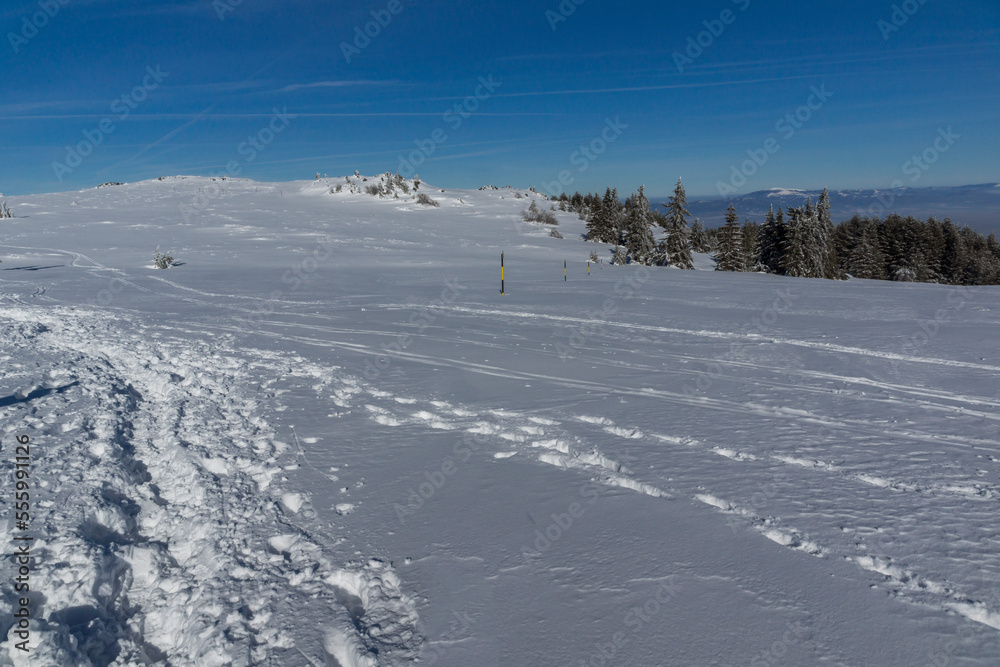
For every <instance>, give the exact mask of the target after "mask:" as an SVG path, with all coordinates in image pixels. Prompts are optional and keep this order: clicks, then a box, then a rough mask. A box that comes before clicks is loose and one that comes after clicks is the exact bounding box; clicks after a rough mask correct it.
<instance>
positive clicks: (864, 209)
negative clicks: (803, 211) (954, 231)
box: [653, 183, 1000, 235]
mask: <svg viewBox="0 0 1000 667" xmlns="http://www.w3.org/2000/svg"><path fill="white" fill-rule="evenodd" d="M820 192H822V191H821V190H798V189H791V188H772V189H770V190H758V191H757V192H750V193H748V194H745V195H739V196H734V197H709V198H689V199H690V200H689V202H688V209H689V210H690V211H691V215H692V219H693V218H699V219H700V220H701V221H702V223H703V224H705V225H706V226H707V227H719V226H721V225H722V224H723V223H724V222H725V221H724V217H725V214H726V209H727V208H729V204H730V202H732V204H733V205H734V206H735V207H736V212H737V213H738V214H739V216H740V220H741V221H742V220H744V219H746V218H749V219H751V220H756V221H757V222H763V221H764V215H765V214H766V213H767V209H768V207H769V206H771V205H774V207H775V209H777V208H778V207H779V206H780V207H784V208H787V207H789V206H800V205H801V204H802V203H803V202H804V201H805V200H806V199H807V198H809V197H811V198H812V200H813V202H815V201H816V200H817V199H818V198H819V195H820ZM830 201H831V204H832V205H833V218H834V220H835V221H837V222H839V221H842V220H848V219H850V218H851V217H853V216H854V215H855V214H859V215H862V216H864V215H869V216H871V215H878V216H880V217H885V215H887V214H888V213H899V214H900V215H912V216H913V217H915V218H920V219H922V220H926V219H927V218H929V217H931V216H936V217H938V218H941V219H944V218H946V217H947V218H951V221H952V222H954V223H955V224H957V225H968V226H969V227H972V228H973V229H975V230H976V231H978V232H980V233H982V234H991V233H993V234H997V235H1000V184H996V183H984V184H980V185H962V186H957V187H929V188H898V189H894V190H831V191H830ZM665 202H666V199H665V198H664V199H657V200H656V201H655V202H654V203H653V204H654V206H659V205H660V204H661V203H665Z"/></svg>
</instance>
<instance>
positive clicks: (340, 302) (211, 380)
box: [0, 177, 1000, 667]
mask: <svg viewBox="0 0 1000 667" xmlns="http://www.w3.org/2000/svg"><path fill="white" fill-rule="evenodd" d="M352 180H353V177H352ZM374 182H375V178H374V177H373V178H371V179H370V180H369V181H368V182H359V183H358V184H357V185H359V186H360V185H369V184H371V183H374ZM337 185H342V186H343V189H344V190H345V191H343V192H341V193H336V192H335V191H334V192H333V193H331V188H334V190H335V188H336V186H337ZM348 189H349V186H348V182H347V181H345V179H343V178H339V179H330V180H329V181H326V180H323V181H317V182H299V183H280V184H279V183H275V184H264V183H254V182H251V181H243V180H227V181H224V182H223V181H214V182H213V181H212V180H211V179H203V178H168V179H164V180H157V181H149V182H143V183H139V184H130V185H125V186H119V187H110V188H102V189H100V190H97V189H95V190H87V191H83V192H73V193H60V194H52V195H39V196H31V197H15V198H10V199H9V200H8V203H9V204H10V206H11V208H12V210H13V212H14V214H15V216H17V217H16V218H15V219H13V220H7V221H4V224H3V226H2V234H3V236H2V245H0V259H2V262H3V263H2V264H0V341H2V347H0V358H2V360H3V366H2V368H3V373H2V375H0V428H2V432H0V433H2V438H3V453H4V458H3V475H4V485H5V488H8V489H13V484H14V481H13V462H14V453H13V447H14V445H15V443H14V440H13V439H14V437H15V436H16V435H21V434H27V435H29V436H30V437H31V439H32V444H33V445H34V448H33V450H32V454H33V457H34V460H33V464H32V465H33V471H34V472H33V478H32V480H33V484H34V485H35V486H34V487H33V493H32V506H33V508H32V520H31V530H30V531H28V532H29V533H30V534H31V535H33V536H36V537H37V540H36V542H35V543H34V547H33V553H34V554H35V558H36V560H35V562H34V564H33V566H32V567H33V571H32V605H31V607H32V614H33V621H32V635H31V636H32V646H33V652H32V653H31V654H30V656H28V657H26V656H24V655H23V654H22V653H21V652H19V651H18V650H16V649H15V648H13V642H12V641H11V638H13V637H14V635H13V630H14V628H13V627H12V626H13V615H12V614H13V613H14V611H15V605H16V602H17V601H16V596H15V595H14V593H13V590H12V586H13V584H12V582H13V576H14V569H13V568H14V564H13V561H7V562H5V566H4V568H5V569H4V572H3V573H2V579H0V586H3V590H4V596H3V597H2V598H0V600H2V602H0V614H2V616H0V618H3V620H4V625H3V628H0V629H2V630H3V632H4V634H5V635H6V636H8V637H9V639H8V640H7V641H6V642H5V643H4V644H3V645H2V647H0V655H2V656H3V657H2V658H0V661H3V662H4V663H5V664H10V663H13V664H25V665H27V664H30V665H76V664H79V665H86V664H95V665H107V664H168V663H169V664H172V665H227V664H233V665H255V664H263V665H267V664H281V665H293V666H294V665H340V666H341V667H348V666H349V665H402V664H410V663H413V662H416V661H418V660H419V661H420V662H421V664H439V665H468V664H486V665H540V664H552V665H581V664H583V665H603V664H628V665H710V664H754V665H765V664H766V665H805V664H829V665H841V664H844V665H924V664H962V665H992V664H995V659H996V656H997V655H1000V564H998V561H997V558H996V554H997V553H998V550H1000V524H998V522H997V521H996V516H997V509H998V503H1000V480H998V470H1000V461H998V458H1000V441H998V438H997V425H998V421H1000V391H998V389H1000V383H998V381H997V377H998V372H1000V356H998V355H997V352H996V350H997V349H998V348H997V334H996V331H997V325H998V321H1000V291H998V290H997V289H996V288H949V287H941V286H935V285H920V284H905V285H904V284H892V283H879V282H869V281H850V282H846V283H833V282H829V281H813V280H802V279H786V278H781V277H776V276H766V275H757V274H751V275H748V274H721V273H716V272H712V271H706V270H703V271H694V272H684V271H677V270H672V269H670V270H667V269H644V268H641V267H612V266H610V265H608V264H607V263H605V265H604V267H603V268H601V267H600V266H591V267H590V275H589V276H588V274H587V257H588V255H589V252H590V251H591V250H593V249H595V248H597V246H594V245H593V244H586V243H583V242H582V241H579V240H578V239H579V234H580V233H581V232H582V231H583V223H582V222H580V221H579V220H576V219H575V217H574V216H572V215H570V214H566V213H559V214H558V216H559V219H560V221H561V225H560V230H561V231H562V233H563V234H564V235H565V236H566V238H565V239H564V240H559V239H552V238H549V237H548V229H547V228H542V227H540V226H535V225H530V224H524V223H521V222H520V212H521V211H522V210H523V209H525V208H527V206H528V203H529V202H530V201H531V199H532V198H536V197H537V196H536V195H534V194H533V193H530V192H516V191H513V190H485V191H471V192H470V191H454V190H448V191H445V192H442V191H440V189H438V188H431V187H430V186H428V185H426V184H425V185H422V186H421V191H422V192H426V193H427V194H429V195H430V196H431V197H432V198H433V199H435V200H437V201H438V202H439V204H440V206H439V207H436V208H435V207H425V206H420V205H418V204H416V203H415V202H414V201H413V200H412V197H411V196H409V195H404V194H401V198H400V199H398V200H397V199H394V198H392V197H391V196H390V197H387V198H383V199H377V198H374V197H372V196H369V195H367V194H352V193H350V192H348V191H347V190H348ZM539 205H541V206H543V207H545V208H547V206H546V205H545V202H544V201H541V200H539ZM157 246H159V247H160V248H161V249H163V250H170V251H172V253H173V255H174V257H175V258H176V259H177V261H178V262H179V263H180V264H181V265H179V266H176V267H174V268H172V269H170V270H169V271H156V270H154V269H152V267H151V264H152V262H151V259H152V253H153V250H154V249H155V248H156V247H157ZM599 250H600V251H601V254H602V256H603V257H604V258H605V259H607V258H608V257H609V256H610V253H609V249H608V248H599ZM501 251H503V252H504V253H505V273H506V286H507V293H506V294H505V295H501V294H500V292H499V277H500V276H499V268H500V267H499V255H500V252H501ZM563 260H567V261H568V266H569V272H568V278H569V279H568V280H567V281H564V280H563ZM698 261H699V267H700V268H710V265H711V262H710V261H709V260H707V258H703V257H702V258H699V260H698ZM11 493H12V492H11ZM19 534H23V531H18V530H17V528H16V526H15V525H14V524H13V522H11V523H10V524H9V525H8V528H7V530H6V537H5V540H6V541H7V545H6V546H7V553H11V552H12V551H13V550H14V542H13V541H12V538H13V537H15V536H16V535H19ZM8 630H10V631H11V632H8Z"/></svg>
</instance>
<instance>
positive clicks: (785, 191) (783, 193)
mask: <svg viewBox="0 0 1000 667" xmlns="http://www.w3.org/2000/svg"><path fill="white" fill-rule="evenodd" d="M765 192H767V196H768V197H805V196H806V191H805V190H796V189H795V188H771V189H770V190H766V191H765Z"/></svg>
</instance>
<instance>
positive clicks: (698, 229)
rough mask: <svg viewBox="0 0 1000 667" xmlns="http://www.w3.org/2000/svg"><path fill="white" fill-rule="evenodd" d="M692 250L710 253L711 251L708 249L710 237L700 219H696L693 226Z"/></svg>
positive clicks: (691, 236)
mask: <svg viewBox="0 0 1000 667" xmlns="http://www.w3.org/2000/svg"><path fill="white" fill-rule="evenodd" d="M690 240H691V250H693V251H694V252H708V251H709V250H710V249H709V247H708V235H707V234H706V233H705V226H704V225H702V224H701V220H699V219H698V218H695V219H694V223H692V225H691V235H690Z"/></svg>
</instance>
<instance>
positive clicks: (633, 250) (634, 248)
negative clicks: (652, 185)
mask: <svg viewBox="0 0 1000 667" xmlns="http://www.w3.org/2000/svg"><path fill="white" fill-rule="evenodd" d="M643 189H644V188H643V186H639V192H638V193H637V194H634V195H632V196H631V197H629V199H628V201H627V202H626V203H625V246H626V248H628V252H629V254H630V255H631V256H632V261H633V262H638V263H639V264H646V265H649V264H652V262H653V255H654V253H655V252H656V243H655V242H654V240H653V232H652V229H651V228H652V224H653V216H652V213H651V211H650V210H649V200H648V199H647V198H646V195H645V193H644V192H643Z"/></svg>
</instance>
